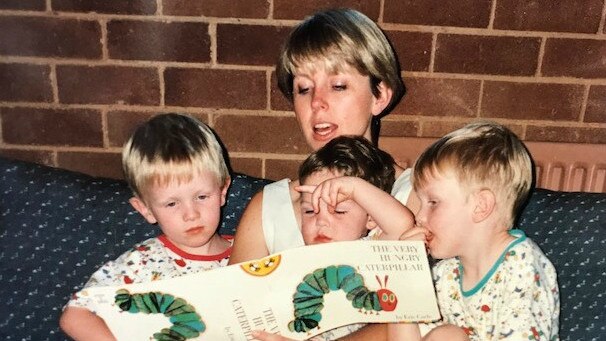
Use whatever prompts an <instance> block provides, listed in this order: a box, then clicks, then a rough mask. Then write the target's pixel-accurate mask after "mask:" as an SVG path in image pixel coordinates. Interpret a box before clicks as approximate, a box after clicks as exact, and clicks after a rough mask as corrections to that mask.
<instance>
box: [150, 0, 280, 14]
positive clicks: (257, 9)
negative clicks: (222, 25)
mask: <svg viewBox="0 0 606 341" xmlns="http://www.w3.org/2000/svg"><path fill="white" fill-rule="evenodd" d="M162 9H163V12H164V14H168V15H184V16H205V17H219V18H267V17H268V16H269V1H267V0H229V1H226V0H204V1H189V0H163V2H162Z"/></svg>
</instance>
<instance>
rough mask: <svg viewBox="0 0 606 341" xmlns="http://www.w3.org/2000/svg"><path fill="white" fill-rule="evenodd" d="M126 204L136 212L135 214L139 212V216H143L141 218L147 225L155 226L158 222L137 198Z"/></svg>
mask: <svg viewBox="0 0 606 341" xmlns="http://www.w3.org/2000/svg"><path fill="white" fill-rule="evenodd" d="M128 202H129V203H130V205H131V206H132V207H133V208H134V209H135V210H137V212H139V214H141V215H142V216H143V218H145V220H147V222H148V223H150V224H155V223H157V222H158V220H157V219H156V217H155V216H154V214H153V213H152V211H151V210H150V209H149V208H148V207H147V205H145V202H143V200H141V199H140V198H139V197H136V196H135V197H132V198H130V200H128Z"/></svg>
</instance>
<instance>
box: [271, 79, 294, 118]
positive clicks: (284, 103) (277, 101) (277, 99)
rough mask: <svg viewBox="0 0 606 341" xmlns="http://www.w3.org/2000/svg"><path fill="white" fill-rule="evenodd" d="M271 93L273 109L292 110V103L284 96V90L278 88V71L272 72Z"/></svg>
mask: <svg viewBox="0 0 606 341" xmlns="http://www.w3.org/2000/svg"><path fill="white" fill-rule="evenodd" d="M269 95H270V96H271V99H270V101H271V104H270V105H271V109H272V110H283V111H292V110H293V105H292V103H291V102H290V101H289V100H287V99H286V97H284V95H283V94H282V91H280V89H279V88H278V80H277V79H276V73H275V72H272V73H271V88H270V92H269Z"/></svg>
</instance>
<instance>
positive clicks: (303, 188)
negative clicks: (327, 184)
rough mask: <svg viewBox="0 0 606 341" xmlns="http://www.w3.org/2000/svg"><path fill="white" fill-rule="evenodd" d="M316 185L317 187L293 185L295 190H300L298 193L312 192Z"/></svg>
mask: <svg viewBox="0 0 606 341" xmlns="http://www.w3.org/2000/svg"><path fill="white" fill-rule="evenodd" d="M316 187H318V186H312V185H299V186H295V191H297V192H300V193H313V192H314V191H315V190H316Z"/></svg>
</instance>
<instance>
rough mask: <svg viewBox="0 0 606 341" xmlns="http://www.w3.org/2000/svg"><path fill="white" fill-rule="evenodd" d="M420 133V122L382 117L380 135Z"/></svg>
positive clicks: (413, 134) (414, 134)
mask: <svg viewBox="0 0 606 341" xmlns="http://www.w3.org/2000/svg"><path fill="white" fill-rule="evenodd" d="M418 133H419V123H418V122H415V121H390V120H388V119H385V118H383V119H381V130H380V136H417V134H418Z"/></svg>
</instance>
